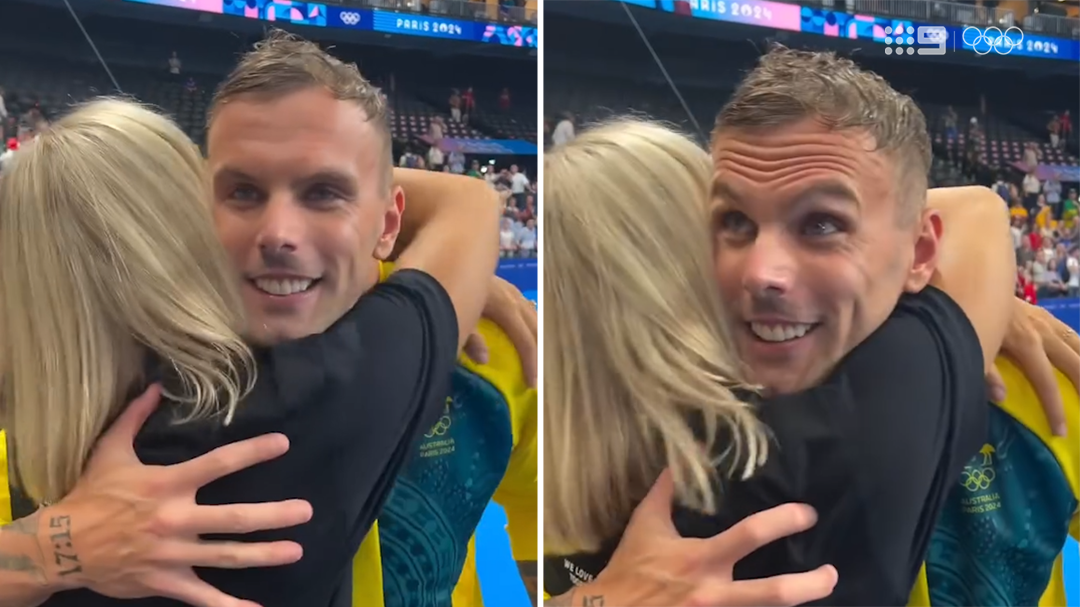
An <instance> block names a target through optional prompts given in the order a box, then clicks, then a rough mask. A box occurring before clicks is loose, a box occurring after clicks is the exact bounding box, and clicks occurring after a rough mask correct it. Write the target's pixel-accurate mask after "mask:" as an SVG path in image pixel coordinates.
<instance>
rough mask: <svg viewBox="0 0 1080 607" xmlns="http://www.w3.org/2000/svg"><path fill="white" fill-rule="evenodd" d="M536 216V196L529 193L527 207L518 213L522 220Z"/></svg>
mask: <svg viewBox="0 0 1080 607" xmlns="http://www.w3.org/2000/svg"><path fill="white" fill-rule="evenodd" d="M535 218H536V197H535V196H534V195H533V194H527V195H526V196H525V208H524V209H522V210H521V212H520V213H518V219H520V220H521V221H525V222H527V221H529V220H530V219H535Z"/></svg>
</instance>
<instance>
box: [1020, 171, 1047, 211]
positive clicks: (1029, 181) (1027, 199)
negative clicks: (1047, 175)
mask: <svg viewBox="0 0 1080 607" xmlns="http://www.w3.org/2000/svg"><path fill="white" fill-rule="evenodd" d="M1021 187H1022V188H1023V190H1024V208H1026V209H1027V210H1028V213H1029V214H1031V213H1034V209H1035V203H1036V202H1038V200H1039V193H1040V192H1042V183H1041V182H1040V181H1039V178H1038V176H1036V175H1035V167H1034V166H1033V165H1028V174H1027V175H1024V181H1023V183H1021Z"/></svg>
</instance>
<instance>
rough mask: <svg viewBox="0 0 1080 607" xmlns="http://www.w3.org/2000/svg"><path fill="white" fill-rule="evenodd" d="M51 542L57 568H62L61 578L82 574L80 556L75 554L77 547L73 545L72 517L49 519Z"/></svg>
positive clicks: (60, 571)
mask: <svg viewBox="0 0 1080 607" xmlns="http://www.w3.org/2000/svg"><path fill="white" fill-rule="evenodd" d="M49 529H50V530H51V531H52V533H51V534H49V541H50V542H52V550H53V558H54V560H55V561H56V566H57V567H59V568H60V570H59V571H58V573H59V574H60V576H67V575H71V574H73V573H81V572H82V563H80V562H79V555H78V553H76V552H75V546H74V545H73V544H72V543H71V517H70V516H54V517H52V518H50V519H49Z"/></svg>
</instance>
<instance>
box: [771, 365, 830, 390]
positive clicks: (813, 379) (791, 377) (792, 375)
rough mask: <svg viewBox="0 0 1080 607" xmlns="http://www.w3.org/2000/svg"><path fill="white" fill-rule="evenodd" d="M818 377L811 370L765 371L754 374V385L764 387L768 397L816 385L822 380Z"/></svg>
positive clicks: (817, 374) (818, 375) (818, 374)
mask: <svg viewBox="0 0 1080 607" xmlns="http://www.w3.org/2000/svg"><path fill="white" fill-rule="evenodd" d="M820 375H821V374H820V373H815V372H814V371H813V370H811V369H792V368H790V367H789V368H786V369H767V370H765V371H764V372H759V373H755V374H754V383H756V384H759V385H761V386H762V387H764V389H765V394H766V395H769V396H773V395H781V394H793V393H795V392H801V391H803V390H806V389H809V388H813V387H814V386H816V385H818V384H819V383H820V382H821V380H822V379H824V378H823V377H820Z"/></svg>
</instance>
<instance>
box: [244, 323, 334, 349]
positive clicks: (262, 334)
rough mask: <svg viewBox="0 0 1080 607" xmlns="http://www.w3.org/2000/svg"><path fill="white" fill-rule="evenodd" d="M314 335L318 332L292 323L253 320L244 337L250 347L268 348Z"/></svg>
mask: <svg viewBox="0 0 1080 607" xmlns="http://www.w3.org/2000/svg"><path fill="white" fill-rule="evenodd" d="M315 333H319V331H317V330H312V329H310V328H308V327H304V326H299V325H296V324H293V323H288V324H283V323H264V322H260V321H258V320H254V321H251V323H250V326H249V327H248V331H247V333H246V334H245V336H244V337H245V338H246V339H247V341H248V343H250V344H251V345H254V346H259V347H263V348H269V347H272V346H276V345H278V344H281V343H284V342H287V341H293V340H297V339H301V338H304V337H307V336H308V335H313V334H315Z"/></svg>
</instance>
